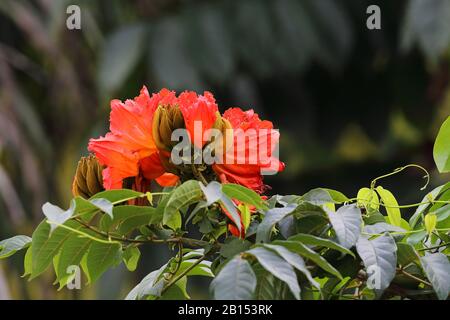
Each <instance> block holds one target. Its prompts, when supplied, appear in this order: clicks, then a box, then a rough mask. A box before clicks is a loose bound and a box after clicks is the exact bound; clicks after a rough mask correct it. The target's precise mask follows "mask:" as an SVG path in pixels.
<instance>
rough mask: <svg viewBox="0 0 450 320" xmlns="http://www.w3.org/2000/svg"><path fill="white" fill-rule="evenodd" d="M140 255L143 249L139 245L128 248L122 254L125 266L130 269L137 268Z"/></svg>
mask: <svg viewBox="0 0 450 320" xmlns="http://www.w3.org/2000/svg"><path fill="white" fill-rule="evenodd" d="M140 257H141V251H140V250H139V248H137V247H128V248H126V249H125V251H124V252H123V255H122V259H123V261H124V262H125V266H126V267H127V269H128V270H129V271H134V270H136V268H137V265H138V262H139V258H140Z"/></svg>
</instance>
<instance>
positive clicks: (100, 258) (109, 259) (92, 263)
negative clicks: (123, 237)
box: [85, 242, 122, 283]
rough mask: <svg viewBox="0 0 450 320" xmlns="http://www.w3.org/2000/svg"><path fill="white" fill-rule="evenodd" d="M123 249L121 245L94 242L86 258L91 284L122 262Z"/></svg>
mask: <svg viewBox="0 0 450 320" xmlns="http://www.w3.org/2000/svg"><path fill="white" fill-rule="evenodd" d="M121 256H122V247H121V245H120V244H119V243H101V242H93V243H92V245H91V248H90V249H89V251H88V254H87V256H86V270H85V272H86V273H87V274H88V279H89V283H93V282H95V281H97V279H98V278H99V277H100V276H101V275H102V274H103V273H104V272H105V271H106V270H108V268H110V267H112V266H115V265H116V264H117V263H118V262H119V261H121Z"/></svg>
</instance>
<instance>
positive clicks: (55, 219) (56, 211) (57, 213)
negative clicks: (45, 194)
mask: <svg viewBox="0 0 450 320" xmlns="http://www.w3.org/2000/svg"><path fill="white" fill-rule="evenodd" d="M74 210H75V200H72V201H71V202H70V208H69V209H67V210H63V209H61V208H60V207H58V206H55V205H53V204H51V203H49V202H46V203H44V205H43V206H42V212H43V213H44V215H45V216H46V217H47V220H48V221H50V222H52V223H51V224H50V233H51V232H53V230H55V228H57V227H58V225H60V224H64V222H66V221H67V220H69V219H70V218H71V217H72V215H73V213H74Z"/></svg>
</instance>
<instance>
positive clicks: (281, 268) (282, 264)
mask: <svg viewBox="0 0 450 320" xmlns="http://www.w3.org/2000/svg"><path fill="white" fill-rule="evenodd" d="M247 253H249V254H251V255H253V256H254V257H255V258H256V259H258V262H259V263H260V264H261V265H262V266H263V267H264V269H266V270H267V271H269V272H270V273H272V274H273V275H274V276H275V277H277V278H278V279H280V280H282V281H284V282H285V283H286V284H287V285H288V287H289V289H290V290H291V292H292V294H293V295H294V297H295V298H296V299H297V300H299V299H300V286H299V285H298V280H297V275H296V274H295V271H294V269H293V267H292V266H291V265H290V264H289V263H288V262H286V261H285V260H284V259H282V258H281V257H280V256H279V255H278V254H276V253H274V252H273V251H271V250H268V249H265V248H262V247H257V248H253V249H251V250H248V251H247Z"/></svg>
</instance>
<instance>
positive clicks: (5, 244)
mask: <svg viewBox="0 0 450 320" xmlns="http://www.w3.org/2000/svg"><path fill="white" fill-rule="evenodd" d="M30 244H31V238H30V237H28V236H15V237H12V238H9V239H5V240H2V241H0V259H4V258H7V257H10V256H12V255H13V254H14V253H16V252H17V251H19V250H22V249H25V248H28V246H29V245H30Z"/></svg>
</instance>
